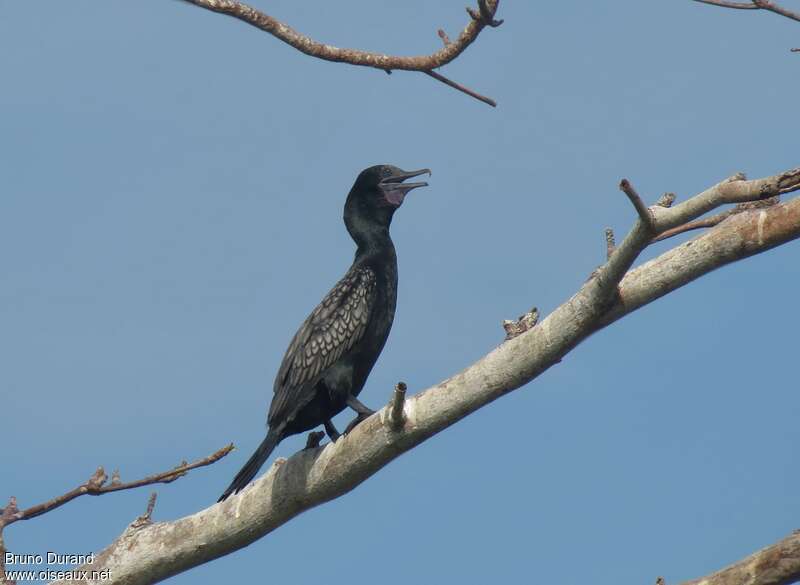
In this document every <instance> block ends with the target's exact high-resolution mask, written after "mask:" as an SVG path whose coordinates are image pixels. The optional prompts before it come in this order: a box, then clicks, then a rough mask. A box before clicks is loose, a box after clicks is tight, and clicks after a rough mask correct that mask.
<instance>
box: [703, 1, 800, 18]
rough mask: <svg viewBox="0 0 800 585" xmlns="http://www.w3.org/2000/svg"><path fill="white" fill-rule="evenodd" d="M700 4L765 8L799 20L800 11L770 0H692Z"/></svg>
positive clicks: (742, 8) (739, 8) (746, 8)
mask: <svg viewBox="0 0 800 585" xmlns="http://www.w3.org/2000/svg"><path fill="white" fill-rule="evenodd" d="M694 1H695V2H700V3H701V4H711V5H712V6H721V7H723V8H735V9H737V10H767V11H769V12H774V13H775V14H779V15H781V16H785V17H786V18H790V19H792V20H796V21H797V22H800V13H798V12H794V11H793V10H789V9H787V8H784V7H783V6H780V5H778V4H776V3H775V2H772V0H751V1H750V2H728V1H726V0H694Z"/></svg>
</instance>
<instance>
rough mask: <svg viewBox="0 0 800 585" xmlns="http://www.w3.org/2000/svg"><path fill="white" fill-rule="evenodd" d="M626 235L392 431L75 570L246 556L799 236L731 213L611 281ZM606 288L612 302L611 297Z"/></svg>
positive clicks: (687, 217) (733, 198) (782, 209)
mask: <svg viewBox="0 0 800 585" xmlns="http://www.w3.org/2000/svg"><path fill="white" fill-rule="evenodd" d="M795 175H797V176H798V177H800V171H788V172H787V173H782V174H781V175H776V176H774V177H767V178H765V179H760V180H756V181H744V180H741V181H734V182H732V183H720V184H719V185H716V186H715V187H712V188H711V189H709V190H707V191H704V192H703V193H701V194H699V195H697V196H695V197H693V198H692V199H690V200H688V201H686V202H684V203H682V204H680V205H677V206H675V207H673V208H664V207H654V208H650V212H651V213H652V214H653V218H654V222H655V225H656V226H657V228H658V229H669V228H670V227H674V226H675V225H680V224H683V223H686V222H687V221H691V220H693V219H695V218H696V217H697V214H700V213H704V212H705V211H708V210H709V209H711V208H713V207H715V206H719V205H722V204H724V203H730V202H740V201H743V200H746V199H747V198H748V197H749V198H750V199H752V200H758V199H760V198H762V197H763V195H764V193H770V194H775V193H777V192H779V191H782V190H785V189H790V188H797V187H796V186H795V187H793V185H794V182H793V181H794V179H792V177H794V176H795ZM798 183H800V179H798ZM637 226H639V227H637ZM637 226H634V228H633V230H631V232H632V234H637V233H638V235H636V236H635V237H633V236H632V235H631V234H629V235H628V237H627V238H626V241H625V242H623V244H621V245H620V246H619V247H618V248H617V249H616V250H615V251H614V253H613V254H612V258H611V259H610V260H609V262H607V263H606V265H604V266H603V267H602V268H601V269H600V270H598V272H597V273H596V275H595V276H594V277H593V278H591V279H590V280H589V281H588V282H586V283H585V284H584V285H583V286H582V287H581V289H580V290H579V291H578V292H577V293H576V294H575V295H574V296H572V298H570V299H569V300H568V301H567V302H565V303H564V304H563V305H561V306H560V307H558V308H557V309H556V310H555V311H553V312H552V313H551V314H550V315H549V316H548V317H547V318H546V319H545V320H544V321H542V322H541V323H539V324H538V325H537V326H535V327H532V328H530V329H528V330H527V331H525V332H524V333H522V334H520V335H518V336H516V337H514V338H513V339H510V340H508V341H505V342H504V343H502V344H501V345H500V346H499V347H497V348H495V349H494V350H492V351H491V352H489V353H488V354H487V355H486V356H484V357H483V358H482V359H480V360H479V361H477V362H476V363H475V364H473V365H471V366H469V367H468V368H466V369H465V370H463V371H462V372H460V373H458V374H456V375H454V376H453V377H451V378H449V379H447V380H445V381H443V382H441V383H440V384H437V385H436V386H434V387H432V388H429V389H427V390H425V391H424V392H421V393H420V394H417V395H416V396H413V397H410V398H407V399H406V400H405V403H404V407H403V413H404V416H405V424H404V426H403V430H402V432H396V431H394V430H393V429H392V428H390V425H387V424H384V421H385V420H387V416H388V410H389V408H390V407H386V408H384V409H383V410H382V411H380V412H379V413H376V416H372V417H370V418H368V419H367V420H365V421H364V422H362V423H361V424H360V425H358V426H357V427H355V429H353V431H352V432H351V433H349V434H348V435H346V436H344V437H342V438H341V439H340V440H339V441H337V442H336V443H332V444H327V445H325V446H324V447H317V448H315V449H306V450H303V451H301V452H299V453H297V454H295V455H294V456H292V457H291V458H290V459H289V460H282V459H279V460H277V461H276V462H275V463H274V464H273V465H272V467H271V468H270V469H269V471H268V472H267V473H266V474H264V475H263V476H262V477H261V478H260V479H258V480H256V481H255V482H254V483H253V484H251V485H250V486H249V487H248V488H246V489H245V490H244V491H243V492H241V493H240V494H239V495H237V496H235V497H232V498H229V499H228V500H226V501H225V502H223V503H221V504H217V505H213V506H211V507H210V508H207V509H205V510H202V511H200V512H198V513H196V514H193V515H191V516H188V517H185V518H181V519H178V520H175V521H172V522H160V523H154V524H149V525H147V526H144V527H141V528H138V527H128V529H127V530H126V531H125V532H124V533H123V534H122V535H121V536H120V537H119V538H118V539H117V540H116V541H114V542H113V543H112V544H111V545H110V546H109V547H108V548H106V549H105V550H104V551H102V552H101V553H100V554H98V555H96V557H95V560H94V562H93V563H92V564H91V565H90V566H88V565H87V566H84V567H82V568H86V569H95V570H98V569H105V568H107V569H110V571H111V574H112V575H113V576H114V580H115V581H116V582H120V583H121V582H124V583H127V584H139V583H152V582H155V581H158V580H161V579H164V578H166V577H168V576H171V575H174V574H176V573H179V572H181V571H184V570H186V569H188V568H190V567H193V566H196V565H199V564H201V563H204V562H206V561H209V560H212V559H214V558H217V557H220V556H222V555H224V554H227V553H230V552H232V551H234V550H237V549H239V548H242V547H244V546H247V545H248V544H249V543H251V542H253V541H255V540H257V539H259V538H261V537H262V536H264V535H265V534H267V533H269V532H271V531H273V530H275V529H276V528H278V527H279V526H281V525H282V524H284V523H285V522H287V521H289V520H290V519H291V518H293V517H295V516H296V515H298V514H300V513H301V512H303V511H306V510H308V509H310V508H313V507H314V506H318V505H320V504H322V503H324V502H327V501H330V500H332V499H334V498H337V497H339V496H341V495H343V494H345V493H347V492H348V491H350V490H352V489H353V488H355V487H356V486H357V485H359V484H360V483H362V482H363V481H365V480H366V479H368V478H369V477H370V476H371V475H373V474H374V473H376V472H377V471H378V470H380V469H381V468H382V467H384V466H385V465H387V464H388V463H389V462H391V461H392V460H393V459H395V458H396V457H397V456H399V455H400V454H402V453H404V452H406V451H408V450H410V449H412V448H413V447H415V446H416V445H418V444H420V443H422V442H423V441H425V440H427V439H428V438H430V437H431V436H433V435H435V434H436V433H438V432H440V431H442V430H444V429H445V428H447V427H449V426H450V425H453V424H455V423H456V422H458V421H459V420H460V419H462V418H464V417H465V416H467V415H468V414H470V413H472V412H474V411H475V410H477V409H479V408H481V407H482V406H485V405H486V404H488V403H490V402H492V401H494V400H496V399H497V398H500V397H501V396H503V395H505V394H507V393H509V392H511V391H512V390H514V389H516V388H519V387H520V386H522V385H523V384H526V383H527V382H529V381H531V380H533V379H534V378H536V377H537V376H538V375H539V374H541V373H542V372H544V371H545V370H547V369H548V368H550V367H551V366H553V365H554V364H556V363H558V362H559V361H560V360H561V358H562V357H563V356H564V355H565V354H567V353H568V352H569V351H570V350H571V349H573V348H574V347H575V346H576V345H578V344H579V343H580V342H581V341H583V340H584V339H586V338H587V337H589V336H590V335H592V334H593V333H594V332H596V331H598V330H599V329H602V328H603V327H605V326H607V325H609V324H611V323H613V322H614V321H616V320H618V319H620V318H622V317H623V316H625V315H627V314H628V313H630V312H632V311H634V310H636V309H638V308H640V307H642V306H644V305H646V304H647V303H650V302H652V301H654V300H656V299H658V298H660V297H661V296H663V295H665V294H667V293H669V292H671V291H673V290H675V289H677V288H679V287H681V286H683V285H685V284H687V283H688V282H691V281H692V280H694V279H696V278H699V277H700V276H702V275H704V274H707V273H709V272H711V271H712V270H715V269H717V268H719V267H721V266H725V265H726V264H729V263H731V262H735V261H737V260H740V259H742V258H746V257H748V256H751V255H753V254H758V253H760V252H763V251H766V250H768V249H770V248H773V247H775V246H778V245H780V244H782V243H785V242H787V241H789V240H792V239H795V238H800V198H797V199H794V200H792V201H789V202H787V203H781V204H778V205H774V206H772V207H767V208H761V209H752V210H748V211H743V212H742V213H739V214H736V215H734V216H732V217H730V218H728V219H727V220H726V221H724V222H722V223H720V224H719V225H718V226H716V227H715V228H714V229H712V230H710V231H708V232H706V233H705V234H703V235H701V236H700V237H699V238H697V239H695V240H693V241H691V242H687V243H684V244H681V245H680V246H678V247H676V248H674V249H672V250H670V251H668V252H666V253H664V254H662V255H661V256H659V257H658V258H656V259H654V260H652V261H650V262H647V263H645V264H644V265H642V266H640V267H638V268H636V269H634V270H632V271H630V272H629V273H627V274H626V272H627V268H625V269H624V270H623V271H622V272H621V274H620V276H619V280H616V281H615V280H614V279H615V278H616V276H617V272H619V271H620V270H622V262H621V261H620V260H617V261H616V262H617V264H616V265H612V264H613V263H614V262H615V258H618V257H619V256H620V254H623V255H624V254H627V255H630V254H631V251H633V252H635V251H636V250H637V249H639V250H640V249H641V248H642V247H644V246H646V245H647V244H648V243H649V241H650V238H651V235H650V234H649V233H647V232H644V230H643V229H642V227H641V222H640V221H637ZM637 230H638V231H637ZM639 232H641V233H639ZM626 246H627V247H628V248H630V251H628V252H626V251H625V248H626ZM634 257H635V254H634ZM609 282H611V283H613V290H614V291H615V292H616V293H617V294H615V295H613V296H611V297H609V296H608V295H607V290H608V283H609ZM617 284H618V286H617ZM243 526H244V527H246V529H243Z"/></svg>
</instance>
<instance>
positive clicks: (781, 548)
mask: <svg viewBox="0 0 800 585" xmlns="http://www.w3.org/2000/svg"><path fill="white" fill-rule="evenodd" d="M798 581H800V530H795V531H794V532H793V533H792V534H790V535H789V536H787V537H786V538H784V539H783V540H780V541H778V542H776V543H775V544H773V545H771V546H768V547H767V548H764V549H761V550H760V551H758V552H757V553H754V554H752V555H750V556H749V557H747V558H746V559H742V560H741V561H739V562H738V563H734V564H733V565H731V566H729V567H725V568H724V569H722V570H721V571H717V572H716V573H714V574H713V575H709V576H708V577H703V578H701V579H693V580H692V581H686V582H684V583H682V584H681V585H741V584H745V583H746V584H747V585H789V584H790V583H796V582H798Z"/></svg>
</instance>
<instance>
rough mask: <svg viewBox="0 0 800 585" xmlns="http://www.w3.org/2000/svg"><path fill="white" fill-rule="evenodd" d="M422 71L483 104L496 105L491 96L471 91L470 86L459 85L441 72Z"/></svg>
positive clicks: (494, 106)
mask: <svg viewBox="0 0 800 585" xmlns="http://www.w3.org/2000/svg"><path fill="white" fill-rule="evenodd" d="M423 73H425V75H430V76H431V77H433V78H434V79H436V80H437V81H441V82H442V83H444V84H445V85H449V86H450V87H452V88H453V89H457V90H458V91H461V92H463V93H465V94H467V95H468V96H470V97H474V98H475V99H476V100H480V101H482V102H483V103H484V104H489V105H490V106H492V107H493V108H496V107H497V102H496V101H494V100H493V99H492V98H490V97H486V96H485V95H481V94H479V93H478V92H476V91H473V90H471V89H470V88H468V87H465V86H463V85H461V84H460V83H456V82H455V81H453V80H452V79H448V78H447V77H445V76H444V75H442V74H441V73H437V72H436V71H423Z"/></svg>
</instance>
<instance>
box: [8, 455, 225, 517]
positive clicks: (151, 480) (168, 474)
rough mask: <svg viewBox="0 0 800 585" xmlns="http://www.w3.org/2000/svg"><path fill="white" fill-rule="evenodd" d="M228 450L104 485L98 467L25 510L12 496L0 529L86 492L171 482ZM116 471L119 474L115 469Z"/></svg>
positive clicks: (217, 457) (110, 490)
mask: <svg viewBox="0 0 800 585" xmlns="http://www.w3.org/2000/svg"><path fill="white" fill-rule="evenodd" d="M231 451H233V445H232V444H231V445H227V446H225V447H223V448H222V449H220V450H219V451H217V452H216V453H212V454H211V455H209V456H208V457H204V458H203V459H199V460H197V461H195V462H194V463H186V462H185V461H184V462H183V463H181V464H180V465H178V466H177V467H175V468H174V469H170V470H169V471H164V472H162V473H157V474H155V475H150V476H148V477H145V478H143V479H138V480H136V481H130V482H128V483H121V482H119V481H117V482H114V481H112V482H111V483H108V484H106V480H107V479H108V476H107V475H106V472H105V471H104V470H103V468H102V467H98V468H97V471H95V472H94V474H93V475H92V477H90V478H89V479H88V480H87V481H86V482H85V483H82V484H81V485H79V486H78V487H76V488H75V489H73V490H70V491H68V492H67V493H65V494H62V495H60V496H58V497H55V498H53V499H52V500H48V501H46V502H42V503H41V504H37V505H35V506H31V507H30V508H26V509H25V510H16V507H17V504H16V502H17V500H16V498H14V497H13V496H12V498H11V503H10V504H9V506H7V507H6V508H5V510H4V512H3V515H2V517H0V531H2V529H3V528H5V527H6V526H8V525H9V524H13V523H14V522H17V521H18V520H30V519H31V518H35V517H36V516H41V515H42V514H46V513H47V512H49V511H50V510H54V509H56V508H59V507H61V506H63V505H64V504H66V503H67V502H70V501H72V500H74V499H75V498H77V497H79V496H83V495H86V494H89V495H90V496H100V495H103V494H107V493H110V492H118V491H120V490H130V489H133V488H138V487H142V486H145V485H152V484H155V483H170V482H173V481H175V480H176V479H178V478H179V477H183V476H184V475H186V473H187V472H188V471H191V470H192V469H196V468H198V467H204V466H206V465H211V464H212V463H216V462H217V461H219V460H220V459H222V458H223V457H225V455H227V454H228V453H230V452H231ZM115 473H116V475H117V477H118V475H119V474H118V472H115ZM154 502H155V501H154ZM12 506H13V508H14V509H15V511H14V512H13V513H10V514H6V511H7V510H9V509H10V508H11V507H12Z"/></svg>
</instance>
